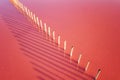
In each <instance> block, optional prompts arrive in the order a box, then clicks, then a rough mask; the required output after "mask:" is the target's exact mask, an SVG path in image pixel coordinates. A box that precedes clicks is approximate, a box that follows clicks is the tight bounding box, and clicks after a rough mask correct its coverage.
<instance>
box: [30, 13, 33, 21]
mask: <svg viewBox="0 0 120 80" xmlns="http://www.w3.org/2000/svg"><path fill="white" fill-rule="evenodd" d="M30 15H31V19H32V20H33V13H32V12H30Z"/></svg>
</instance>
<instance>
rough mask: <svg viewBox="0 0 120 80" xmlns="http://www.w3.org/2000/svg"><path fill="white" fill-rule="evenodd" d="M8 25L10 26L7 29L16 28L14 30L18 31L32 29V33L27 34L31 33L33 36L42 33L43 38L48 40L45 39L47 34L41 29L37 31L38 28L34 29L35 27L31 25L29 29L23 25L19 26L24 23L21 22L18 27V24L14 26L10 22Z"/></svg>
mask: <svg viewBox="0 0 120 80" xmlns="http://www.w3.org/2000/svg"><path fill="white" fill-rule="evenodd" d="M8 25H9V26H10V28H9V29H12V30H13V29H16V30H19V31H23V32H28V31H32V32H34V33H29V34H33V35H35V36H38V34H42V35H43V36H45V38H46V40H47V41H49V40H48V39H47V37H48V35H47V34H46V33H43V31H40V32H38V30H37V29H35V28H33V27H31V28H30V29H27V28H25V27H23V28H22V27H21V26H24V25H22V24H19V26H20V27H18V25H17V24H16V26H15V25H14V24H13V25H14V26H13V25H11V24H8ZM49 39H50V38H49Z"/></svg>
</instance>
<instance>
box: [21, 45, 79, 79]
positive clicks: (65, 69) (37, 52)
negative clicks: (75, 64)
mask: <svg viewBox="0 0 120 80" xmlns="http://www.w3.org/2000/svg"><path fill="white" fill-rule="evenodd" d="M20 45H22V46H24V48H28V47H27V46H25V45H24V44H20ZM28 49H29V50H32V51H33V49H32V48H28ZM34 52H36V53H39V51H36V50H34ZM46 53H48V52H46ZM41 55H45V54H44V53H43V54H41ZM37 57H38V56H37ZM48 57H49V56H48ZM39 58H41V56H39ZM52 60H53V59H52ZM53 61H55V60H53ZM48 62H49V61H48ZM50 63H51V62H50ZM52 65H54V64H53V63H52ZM56 66H57V67H59V68H63V67H60V66H58V65H56ZM63 66H64V65H63ZM66 66H68V65H66ZM69 68H70V67H69ZM64 70H67V69H64ZM67 71H69V70H67ZM69 73H71V74H73V75H75V76H78V77H79V76H80V75H78V74H76V73H73V72H71V71H69ZM79 73H80V72H79Z"/></svg>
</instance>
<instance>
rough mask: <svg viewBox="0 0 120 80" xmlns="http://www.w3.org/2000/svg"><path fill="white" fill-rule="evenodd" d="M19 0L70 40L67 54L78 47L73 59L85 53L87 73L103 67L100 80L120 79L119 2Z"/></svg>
mask: <svg viewBox="0 0 120 80" xmlns="http://www.w3.org/2000/svg"><path fill="white" fill-rule="evenodd" d="M20 1H21V2H22V3H23V4H24V5H26V6H27V7H28V8H29V9H30V10H31V11H32V12H34V13H35V14H36V15H37V16H39V18H40V19H42V20H43V21H44V22H46V23H47V26H50V27H51V28H52V29H53V30H55V31H56V33H57V34H60V35H61V38H62V41H63V40H67V53H69V52H70V47H71V46H72V45H73V46H75V50H74V54H73V59H76V60H77V58H78V56H79V54H80V53H81V54H83V56H82V61H81V64H80V65H81V66H83V67H84V66H85V65H86V63H87V61H88V60H90V61H91V64H90V67H89V69H88V73H91V74H92V75H95V74H96V72H97V69H98V68H101V69H102V72H101V74H100V76H99V79H98V80H120V77H119V74H120V69H119V68H120V64H119V61H120V50H119V49H120V28H119V26H120V1H117V0H111V1H108V0H102V1H101V0H97V1H95V0H92V1H89V0H51V1H50V0H20ZM61 47H62V46H61Z"/></svg>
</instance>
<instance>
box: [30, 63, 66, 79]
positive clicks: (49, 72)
mask: <svg viewBox="0 0 120 80" xmlns="http://www.w3.org/2000/svg"><path fill="white" fill-rule="evenodd" d="M30 63H31V64H33V65H35V66H37V67H39V68H41V69H43V70H45V72H46V71H47V73H48V74H52V75H54V76H56V77H58V78H59V79H60V80H64V78H63V77H60V76H59V75H57V74H55V73H53V72H52V71H49V70H47V69H46V68H44V67H42V65H41V66H40V65H38V64H36V63H35V62H30ZM46 67H48V66H47V65H46ZM54 78H55V77H54Z"/></svg>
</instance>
